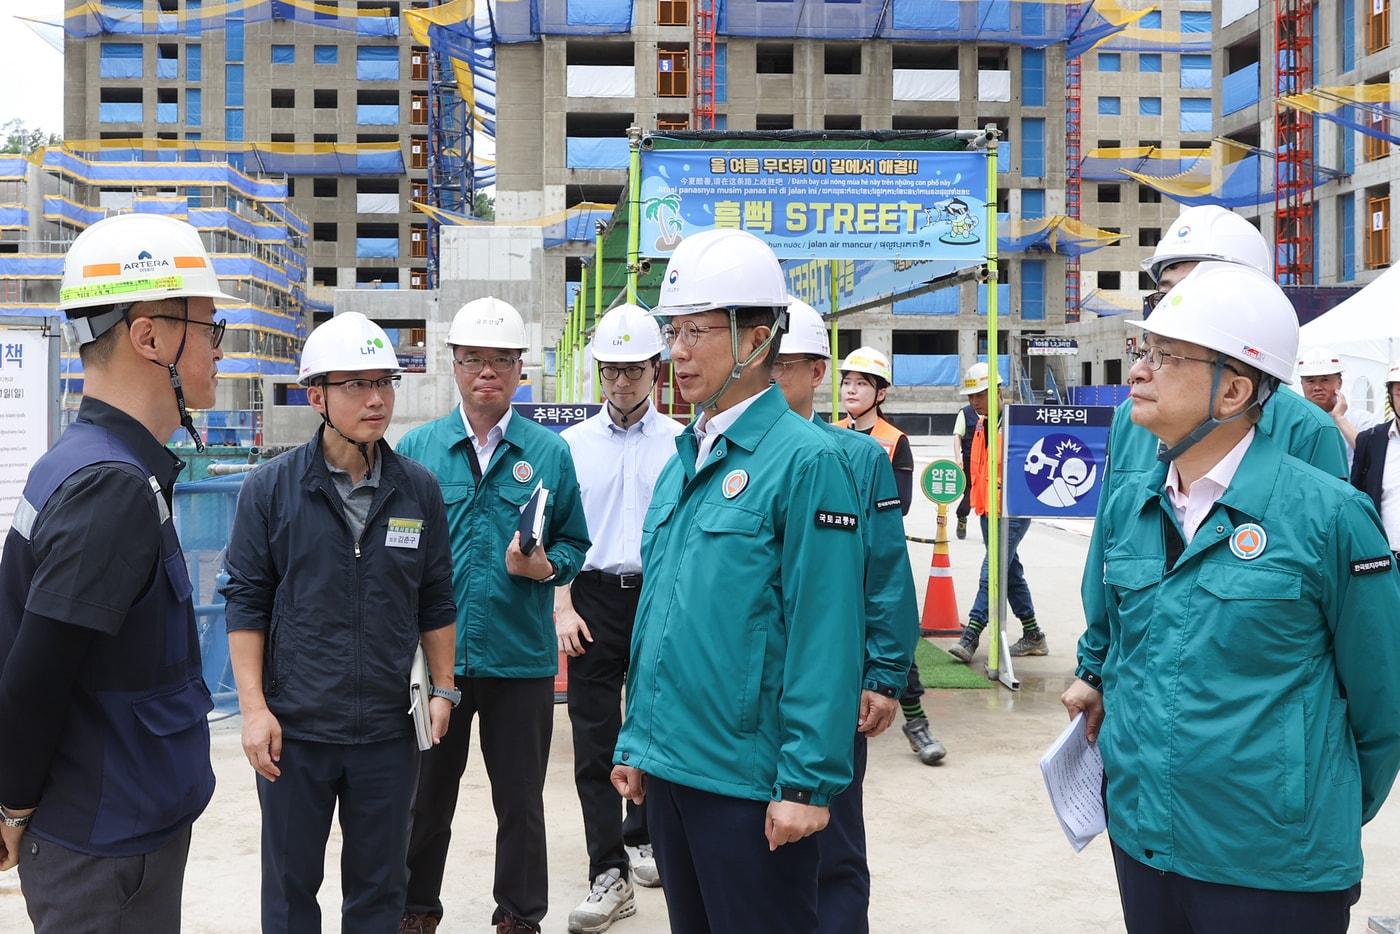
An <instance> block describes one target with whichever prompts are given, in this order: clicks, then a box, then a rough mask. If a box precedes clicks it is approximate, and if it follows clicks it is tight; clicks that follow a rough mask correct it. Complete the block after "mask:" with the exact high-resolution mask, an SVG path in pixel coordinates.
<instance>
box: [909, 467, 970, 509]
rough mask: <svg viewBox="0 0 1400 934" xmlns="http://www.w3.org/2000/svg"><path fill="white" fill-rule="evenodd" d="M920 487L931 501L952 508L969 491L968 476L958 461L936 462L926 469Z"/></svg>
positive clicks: (921, 477) (920, 478) (920, 480)
mask: <svg viewBox="0 0 1400 934" xmlns="http://www.w3.org/2000/svg"><path fill="white" fill-rule="evenodd" d="M919 487H920V488H921V489H922V490H923V491H924V495H925V496H927V497H928V498H929V499H930V500H931V501H933V502H935V503H938V504H940V505H943V506H951V505H952V504H953V503H956V502H957V501H958V500H960V499H962V495H963V493H965V492H966V491H967V475H966V474H964V473H963V469H962V467H960V466H958V463H957V461H951V460H948V459H947V458H944V459H942V460H936V461H934V462H933V463H931V464H929V465H928V466H927V467H925V468H924V472H923V474H922V475H921V476H920V477H919Z"/></svg>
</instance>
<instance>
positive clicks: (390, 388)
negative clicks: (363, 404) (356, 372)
mask: <svg viewBox="0 0 1400 934" xmlns="http://www.w3.org/2000/svg"><path fill="white" fill-rule="evenodd" d="M402 378H403V377H402V376H400V375H399V374H398V373H395V374H394V375H393V376H382V377H380V378H379V379H340V380H336V381H335V382H331V381H330V380H325V381H324V382H323V383H322V385H325V386H339V387H340V389H341V391H342V392H344V393H345V394H346V395H347V396H367V395H369V392H370V390H371V389H376V390H378V391H379V392H394V391H395V390H397V389H398V388H399V380H400V379H402Z"/></svg>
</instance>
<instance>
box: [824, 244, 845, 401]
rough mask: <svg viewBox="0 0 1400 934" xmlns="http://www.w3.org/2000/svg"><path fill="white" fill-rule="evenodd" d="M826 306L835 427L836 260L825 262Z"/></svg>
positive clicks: (838, 395) (837, 383)
mask: <svg viewBox="0 0 1400 934" xmlns="http://www.w3.org/2000/svg"><path fill="white" fill-rule="evenodd" d="M827 272H828V275H827V282H826V286H827V288H826V291H827V305H828V306H829V307H830V309H831V424H833V425H835V424H837V423H838V422H840V421H841V372H840V371H839V370H838V369H836V367H837V366H839V365H840V362H841V361H840V360H838V359H837V357H836V352H837V351H838V350H839V349H840V348H839V347H837V343H838V341H837V339H836V337H837V335H838V333H839V331H838V329H837V326H836V307H837V305H836V260H834V259H833V260H827Z"/></svg>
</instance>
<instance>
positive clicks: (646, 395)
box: [608, 361, 661, 428]
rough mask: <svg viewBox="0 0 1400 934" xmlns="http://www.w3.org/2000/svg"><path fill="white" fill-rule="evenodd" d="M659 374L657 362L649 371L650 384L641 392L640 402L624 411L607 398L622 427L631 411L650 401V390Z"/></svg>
mask: <svg viewBox="0 0 1400 934" xmlns="http://www.w3.org/2000/svg"><path fill="white" fill-rule="evenodd" d="M648 362H650V361H648ZM660 376H661V364H660V363H657V364H656V366H655V367H653V368H652V371H651V385H650V386H648V387H647V391H646V392H644V393H642V400H641V401H640V402H638V403H637V404H636V405H634V406H632V407H631V408H630V409H627V410H626V411H623V408H622V406H620V405H618V404H617V403H616V402H614V401H612V400H611V399H609V400H608V406H609V407H610V408H611V409H612V410H613V411H614V412H616V413H617V417H618V419H619V420H620V421H621V422H622V427H624V428H626V427H627V420H628V419H629V418H631V417H632V413H633V412H635V411H637V410H638V409H640V408H641V407H642V406H644V405H646V404H647V403H648V402H650V401H651V392H652V390H653V389H655V388H656V380H657V378H658V377H660Z"/></svg>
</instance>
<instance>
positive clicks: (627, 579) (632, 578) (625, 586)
mask: <svg viewBox="0 0 1400 934" xmlns="http://www.w3.org/2000/svg"><path fill="white" fill-rule="evenodd" d="M578 576H579V577H586V578H588V579H589V580H591V581H595V582H597V583H599V584H606V585H607V586H609V587H616V588H618V589H619V590H636V589H637V588H639V587H641V586H642V575H641V574H609V573H607V572H606V571H579V573H578Z"/></svg>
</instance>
